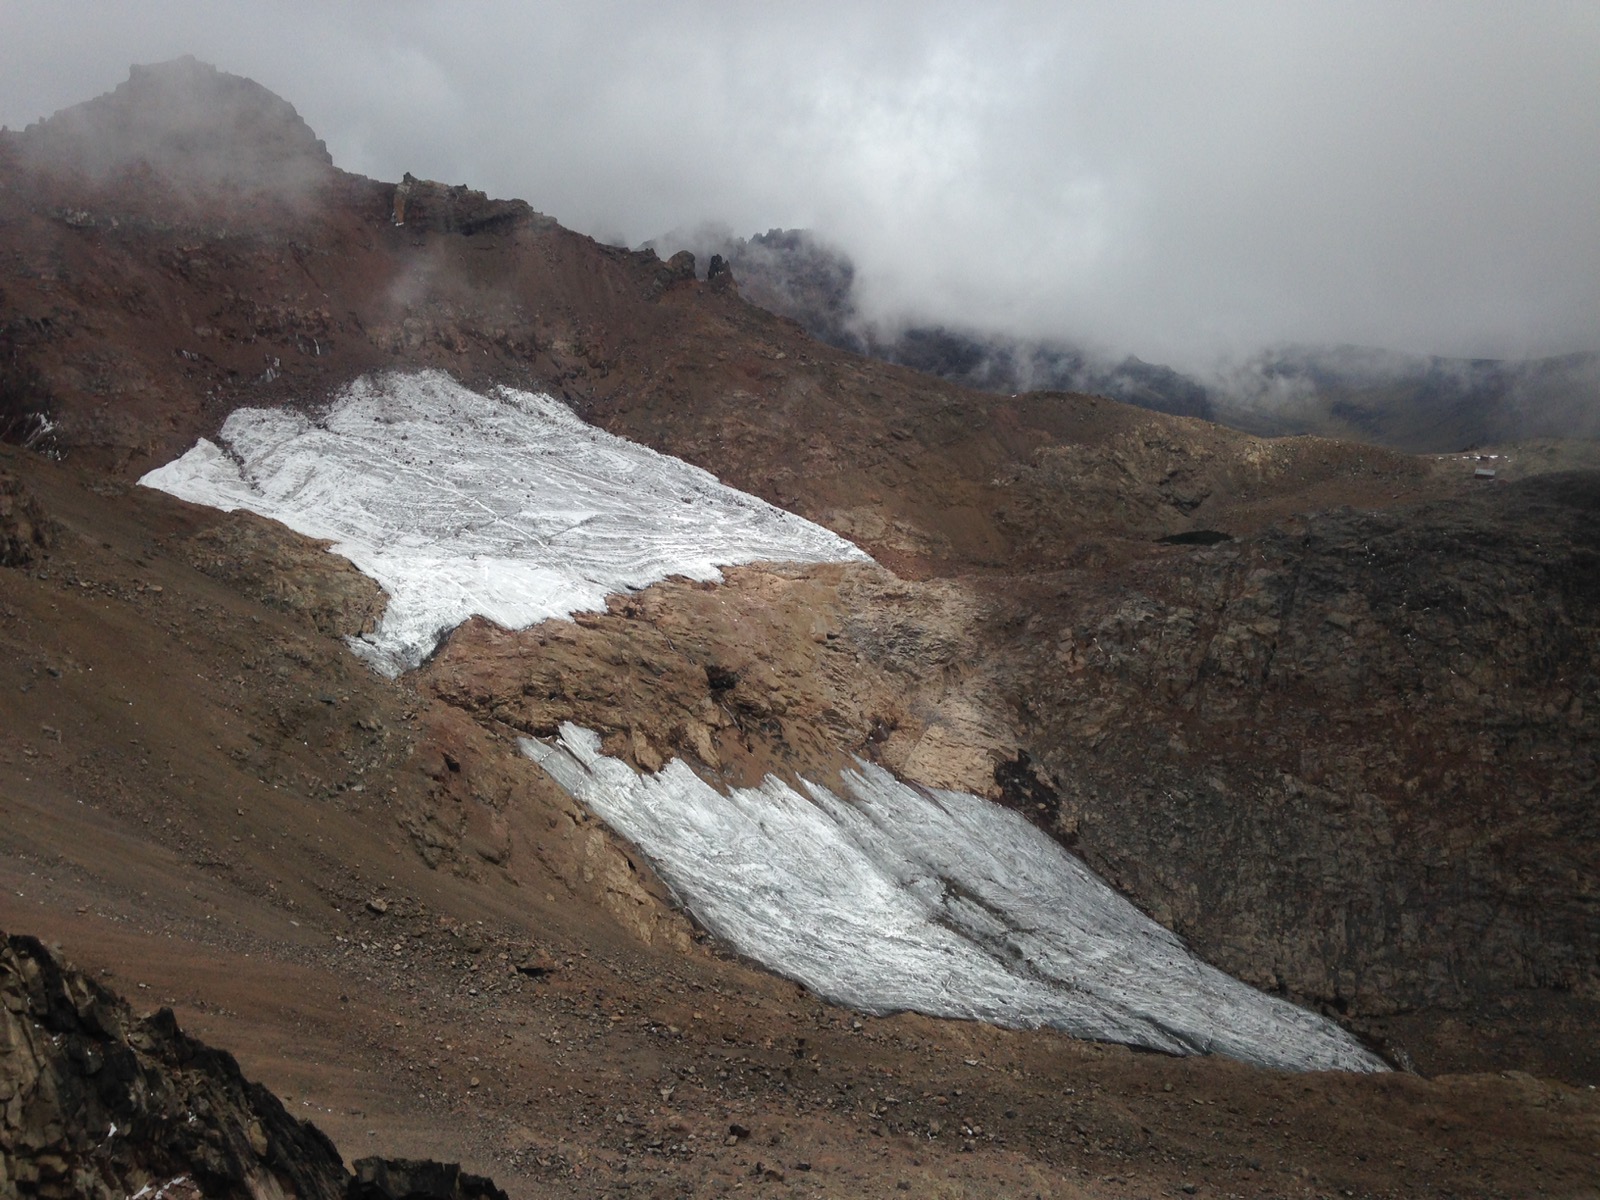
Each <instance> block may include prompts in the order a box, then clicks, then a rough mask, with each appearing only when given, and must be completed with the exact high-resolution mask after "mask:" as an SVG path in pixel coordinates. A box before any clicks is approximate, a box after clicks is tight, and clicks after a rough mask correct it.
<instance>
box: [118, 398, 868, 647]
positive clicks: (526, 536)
mask: <svg viewBox="0 0 1600 1200" xmlns="http://www.w3.org/2000/svg"><path fill="white" fill-rule="evenodd" d="M218 440H219V441H220V442H221V443H222V444H221V446H218V445H216V444H214V443H212V442H210V441H206V440H204V439H202V440H201V441H200V442H199V443H198V444H197V445H196V446H195V447H194V448H193V449H192V450H190V451H189V452H188V453H187V454H185V455H184V456H183V457H182V458H180V459H178V460H176V461H175V462H172V463H169V464H167V465H166V466H164V467H160V468H158V469H156V470H154V471H151V472H150V473H149V474H148V475H146V476H145V477H144V478H143V479H141V480H140V481H139V482H140V483H142V484H144V485H146V486H147V487H153V488H158V489H160V490H161V491H164V492H170V493H171V494H172V495H174V496H179V497H181V498H183V499H185V500H191V501H194V502H195V503H198V504H206V505H210V506H212V507H214V508H220V509H224V510H227V511H232V510H234V509H238V508H243V509H248V510H249V511H251V512H254V513H259V514H260V515H262V516H264V517H271V518H273V519H274V520H278V521H282V522H283V523H284V524H285V525H287V526H289V528H291V529H293V530H295V531H296V532H299V533H303V534H306V535H308V536H310V537H316V538H326V539H328V540H330V541H332V542H333V543H334V545H333V549H334V551H335V552H336V553H338V554H342V555H343V556H344V557H346V558H348V559H349V560H350V561H351V562H353V563H354V564H355V565H356V566H357V567H358V568H359V569H360V570H362V571H363V572H365V573H366V574H367V575H370V576H371V577H372V578H373V579H375V580H377V582H378V583H379V584H380V585H381V586H382V587H383V589H384V590H385V591H386V592H388V593H389V606H388V609H387V610H386V611H385V613H384V616H383V620H382V622H381V623H380V624H379V626H378V629H377V631H376V632H375V633H373V634H372V635H370V636H369V637H367V638H365V639H361V640H359V641H352V646H353V647H354V648H355V649H356V650H357V652H358V653H360V654H362V656H363V657H364V658H366V659H367V660H368V662H370V663H371V664H372V665H373V666H374V667H375V668H377V669H378V670H380V671H382V672H383V673H384V674H387V675H397V674H399V673H400V672H401V671H403V670H406V669H407V668H410V667H414V666H416V665H417V664H418V663H420V662H421V661H422V660H423V659H424V658H426V657H427V655H428V654H430V653H431V652H432V651H433V648H434V647H435V646H436V645H437V644H438V641H439V639H440V638H441V637H442V636H443V635H444V634H445V633H447V632H448V631H449V630H451V629H453V628H455V627H456V626H457V625H459V624H460V623H461V622H463V621H465V620H466V619H467V618H468V617H471V616H474V615H479V616H484V617H487V618H489V619H490V620H491V621H494V622H496V623H497V624H500V625H503V626H505V627H506V628H508V629H520V628H524V627H526V626H528V625H532V624H535V623H537V622H539V621H543V620H547V619H549V618H551V617H567V616H571V615H572V614H573V613H574V612H581V611H587V610H592V609H598V608H602V607H603V606H604V604H605V598H606V596H608V595H610V594H611V593H613V592H619V591H627V590H631V589H635V588H642V587H647V586H649V585H650V584H652V583H657V582H659V581H660V580H663V579H665V578H667V577H668V576H670V575H683V576H687V577H688V578H690V579H697V580H717V579H720V578H721V574H720V572H719V571H718V570H717V568H718V567H720V566H729V565H732V564H735V563H746V562H758V561H770V562H837V561H847V560H852V559H855V560H865V559H866V557H867V556H866V555H865V554H864V553H862V551H860V550H859V549H857V548H856V547H855V546H853V545H851V544H850V543H849V542H847V541H845V540H844V539H843V538H841V537H839V536H837V535H836V534H833V533H831V532H829V531H828V530H826V529H824V528H822V527H821V526H820V525H816V524H813V523H812V522H810V521H807V520H805V519H803V518H801V517H797V516H795V515H794V514H793V513H788V512H784V511H783V510H782V509H780V508H775V507H774V506H772V505H770V504H768V503H766V501H764V500H759V499H757V498H756V497H754V496H751V495H748V494H746V493H744V492H740V491H737V490H735V489H733V488H730V487H726V486H724V485H723V484H722V483H720V482H718V480H717V478H716V477H715V476H714V475H711V474H710V473H709V472H706V471H702V470H701V469H700V468H698V467H693V466H690V465H689V464H688V463H686V462H683V461H682V460H681V459H676V458H672V457H670V456H668V455H665V454H658V453H657V452H656V451H654V450H651V449H649V448H648V447H646V446H640V445H638V444H636V443H634V442H629V441H627V440H626V439H623V438H619V437H615V436H613V435H611V434H609V433H606V432H604V431H603V430H599V429H595V428H594V427H593V426H590V425H586V424H584V423H583V422H582V421H581V420H579V419H578V418H577V417H576V416H574V415H573V414H572V413H571V412H570V411H569V410H568V409H567V408H566V407H565V406H564V405H562V404H561V403H560V402H559V401H557V400H554V399H552V398H551V397H550V396H545V395H534V394H532V393H529V392H519V391H514V390H512V389H510V388H499V389H497V390H496V391H495V392H494V393H493V394H491V395H481V394H479V393H477V392H473V391H471V390H469V389H467V388H465V387H462V386H461V385H460V384H458V383H456V382H455V381H454V380H452V379H451V378H450V377H449V376H447V375H444V374H442V373H440V372H436V371H429V372H422V373H419V374H409V375H407V374H391V375H384V376H379V377H376V378H366V379H361V380H357V381H356V382H355V383H354V384H352V385H351V386H350V387H349V388H348V389H347V390H346V391H345V392H344V394H343V395H341V396H340V398H339V399H338V400H337V401H336V402H335V403H334V405H333V406H332V408H330V409H329V410H328V412H327V413H326V414H325V415H323V416H322V417H320V418H317V419H313V418H309V417H306V416H303V415H301V414H299V413H295V412H290V411H286V410H282V409H250V408H246V409H240V410H238V411H237V412H235V413H234V414H233V415H232V416H230V417H229V418H228V419H227V421H226V422H225V423H224V424H223V426H222V430H221V432H220V433H219V435H218Z"/></svg>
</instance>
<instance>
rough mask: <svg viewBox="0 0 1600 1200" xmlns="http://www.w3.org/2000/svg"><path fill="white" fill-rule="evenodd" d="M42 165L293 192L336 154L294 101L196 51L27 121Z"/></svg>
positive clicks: (27, 138) (32, 152) (33, 153)
mask: <svg viewBox="0 0 1600 1200" xmlns="http://www.w3.org/2000/svg"><path fill="white" fill-rule="evenodd" d="M22 144H23V149H24V152H25V153H26V154H28V155H29V156H30V157H31V158H33V159H34V160H35V161H36V162H37V163H39V164H40V165H47V166H50V167H53V168H56V169H67V170H76V171H81V172H83V173H84V174H86V175H88V176H91V177H93V178H103V177H105V176H108V175H111V174H113V173H116V172H119V171H123V170H126V169H129V168H137V167H139V166H140V165H147V166H148V167H150V168H151V169H152V170H153V171H154V172H155V173H156V174H157V175H159V176H162V177H164V178H167V179H171V180H174V181H181V182H185V183H191V184H211V185H216V184H224V185H232V186H236V187H244V188H250V189H270V190H275V191H281V190H294V189H299V188H302V187H304V186H306V185H308V184H311V183H315V182H317V181H318V180H319V179H321V178H322V177H324V176H325V175H326V174H327V172H328V171H329V170H330V169H331V167H332V165H333V159H332V157H331V156H330V155H329V154H328V148H327V147H326V146H325V145H324V144H323V143H322V141H321V140H320V139H319V138H318V137H317V135H316V134H315V133H314V132H313V131H312V129H311V127H310V126H309V125H307V124H306V123H305V121H304V120H303V119H302V118H301V116H300V114H299V113H298V112H296V111H295V108H294V106H293V105H292V104H290V103H289V102H288V101H287V100H284V99H283V98H282V97H281V96H278V95H276V94H275V93H273V92H271V91H269V90H268V89H267V88H264V87H262V86H261V85H260V84H259V83H256V82H255V81H254V80H250V79H246V78H244V77H243V76H240V75H230V74H229V73H228V72H226V71H220V70H218V69H217V68H216V67H214V66H212V65H211V64H209V63H203V62H201V61H199V60H198V59H196V58H194V57H193V56H191V55H185V56H184V57H182V58H175V59H172V60H170V61H168V62H162V63H154V64H151V65H148V66H134V67H133V68H131V70H130V71H129V74H128V78H127V80H125V81H124V82H123V83H121V84H119V85H118V86H117V87H116V88H115V89H114V90H112V91H110V92H107V93H106V94H105V95H103V96H98V97H96V98H95V99H93V100H89V101H86V102H84V103H82V104H77V105H74V106H73V107H71V108H65V109H62V110H61V111H60V112H58V113H56V114H55V115H54V116H51V117H47V118H45V119H44V120H42V121H37V122H35V123H34V124H32V125H30V126H28V128H27V129H26V130H25V131H24V132H23V135H22Z"/></svg>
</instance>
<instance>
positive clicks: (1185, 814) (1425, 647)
mask: <svg viewBox="0 0 1600 1200" xmlns="http://www.w3.org/2000/svg"><path fill="white" fill-rule="evenodd" d="M1597 515H1600V478H1597V477H1596V476H1595V475H1593V474H1577V475H1569V476H1547V477H1544V478H1541V479H1536V480H1531V481H1527V482H1525V483H1523V484H1519V485H1516V486H1514V487H1512V488H1507V489H1501V490H1499V491H1495V492H1488V493H1480V494H1479V495H1477V496H1474V497H1469V498H1464V499H1463V500H1461V501H1460V502H1457V503H1454V504H1451V505H1430V506H1425V507H1421V508H1414V509H1402V510H1391V511H1389V512H1383V513H1370V512H1368V513H1361V512H1353V511H1348V510H1346V511H1340V512H1329V513H1323V514H1320V515H1317V516H1314V517H1310V518H1307V519H1305V520H1304V521H1302V522H1299V523H1298V524H1295V525H1291V526H1288V527H1284V528H1280V529H1277V530H1274V531H1272V532H1270V533H1267V534H1265V535H1263V536H1261V537H1260V538H1259V539H1258V540H1255V541H1254V542H1253V543H1252V544H1250V545H1245V546H1234V545H1227V546H1219V547H1216V548H1207V549H1194V550H1182V551H1177V550H1175V551H1173V552H1171V553H1170V554H1168V555H1167V556H1165V557H1162V558H1159V559H1155V560H1153V561H1151V562H1148V563H1146V564H1143V565H1141V567H1140V568H1139V569H1137V570H1136V571H1134V572H1130V574H1129V577H1128V580H1127V582H1128V586H1127V587H1126V588H1125V589H1119V590H1118V591H1117V593H1116V594H1115V595H1113V596H1108V597H1104V598H1102V599H1100V600H1096V601H1092V602H1090V603H1088V604H1084V605H1082V606H1081V607H1077V608H1076V609H1075V610H1074V611H1072V612H1070V614H1068V615H1066V618H1065V620H1063V621H1062V622H1061V623H1060V624H1059V625H1057V626H1056V627H1055V628H1054V629H1053V630H1052V632H1051V633H1050V634H1049V635H1048V636H1047V638H1046V639H1045V640H1044V648H1045V650H1044V653H1042V654H1040V655H1039V656H1038V658H1039V661H1038V664H1037V666H1036V667H1035V669H1034V671H1033V675H1032V685H1031V687H1030V688H1029V690H1028V695H1029V703H1030V706H1031V707H1032V709H1033V711H1034V712H1035V713H1037V714H1039V715H1038V717H1037V724H1036V734H1035V736H1036V738H1037V740H1036V742H1035V745H1036V746H1043V748H1044V749H1043V751H1042V758H1043V761H1044V764H1045V765H1046V766H1047V767H1048V768H1049V770H1050V771H1051V772H1052V773H1053V774H1054V775H1055V776H1056V777H1057V778H1058V779H1059V780H1060V784H1061V817H1060V825H1059V830H1060V831H1061V832H1063V833H1064V834H1067V835H1070V837H1071V838H1072V839H1073V843H1074V844H1075V845H1076V846H1077V847H1078V848H1079V849H1080V850H1081V851H1082V852H1083V853H1084V854H1085V856H1086V857H1087V858H1088V859H1089V861H1090V862H1091V863H1092V864H1094V865H1095V866H1096V867H1097V868H1098V869H1100V870H1101V871H1103V872H1104V873H1105V874H1107V876H1108V877H1110V878H1111V879H1113V880H1114V881H1116V882H1117V883H1118V884H1119V885H1120V886H1122V887H1123V888H1125V889H1126V890H1127V891H1128V892H1129V893H1130V894H1132V895H1134V896H1135V897H1137V898H1138V899H1139V900H1140V902H1141V903H1142V904H1144V905H1145V906H1147V908H1148V909H1149V911H1151V912H1152V913H1154V914H1155V915H1156V916H1157V917H1158V918H1159V919H1160V920H1162V921H1163V922H1164V923H1166V924H1169V925H1170V926H1171V927H1173V928H1175V929H1177V930H1178V931H1180V932H1181V933H1183V934H1184V935H1185V936H1187V937H1188V938H1190V939H1191V940H1192V941H1193V943H1194V944H1195V945H1196V946H1197V948H1199V949H1200V950H1201V951H1202V952H1203V953H1205V954H1207V955H1208V956H1209V957H1210V958H1211V961H1213V962H1217V963H1218V964H1219V965H1223V966H1225V967H1226V968H1227V969H1229V970H1230V971H1233V972H1236V973H1238V974H1239V975H1241V976H1242V977H1244V978H1246V979H1249V980H1252V981H1254V982H1256V983H1259V984H1261V985H1262V986H1266V987H1269V988H1273V987H1277V988H1285V989H1287V990H1289V991H1290V992H1293V993H1297V994H1301V995H1307V996H1312V997H1317V998H1319V999H1322V1000H1323V1001H1325V1002H1326V1003H1328V1004H1329V1005H1331V1006H1333V1007H1334V1008H1336V1009H1337V1010H1338V1011H1341V1012H1347V1013H1351V1014H1358V1015H1365V1016H1374V1015H1382V1014H1395V1013H1399V1012H1403V1011H1405V1010H1408V1009H1412V1008H1416V1007H1425V1006H1444V1007H1457V1006H1467V1007H1471V1006H1475V1005H1487V1004H1491V1003H1495V1004H1498V1003H1499V1002H1500V1001H1501V1000H1502V999H1504V1000H1506V1002H1507V1003H1510V998H1511V997H1513V996H1514V995H1516V994H1519V993H1526V992H1527V991H1529V990H1533V989H1540V990H1542V991H1543V992H1544V993H1545V994H1546V995H1547V996H1548V997H1554V998H1555V1002H1559V1004H1560V1005H1562V1006H1563V1007H1564V1006H1565V1005H1566V1003H1567V999H1571V1000H1572V1001H1573V1002H1576V1001H1577V1000H1578V999H1580V998H1585V997H1586V998H1587V999H1586V1001H1585V1002H1586V1003H1588V1004H1589V1005H1591V1006H1592V1004H1593V1002H1594V999H1595V997H1596V995H1597V990H1600V976H1597V974H1596V969H1595V964H1596V962H1597V961H1600V929H1597V927H1596V924H1595V921H1594V918H1593V912H1594V906H1595V903H1596V900H1597V898H1600V894H1597V892H1596V883H1595V881H1596V879H1597V878H1600V860H1597V857H1596V846H1597V845H1600V807H1597V805H1596V803H1595V801H1596V798H1597V797H1596V787H1597V784H1596V766H1597V764H1596V759H1595V749H1594V748H1595V746H1596V744H1597V738H1600V728H1597V726H1596V709H1597V705H1600V651H1597V647H1600V535H1597V533H1596V529H1597V525H1596V517H1597ZM1562 1040H1563V1039H1560V1038H1555V1039H1553V1040H1552V1046H1559V1045H1560V1044H1561V1042H1562ZM1587 1045H1588V1043H1587V1040H1586V1039H1583V1038H1581V1037H1580V1038H1577V1039H1575V1040H1574V1041H1572V1042H1570V1043H1568V1044H1567V1045H1566V1046H1565V1048H1564V1049H1563V1050H1561V1051H1559V1052H1558V1053H1557V1058H1558V1059H1560V1058H1561V1057H1562V1056H1563V1055H1565V1056H1567V1057H1566V1059H1565V1061H1564V1062H1561V1063H1560V1064H1559V1065H1558V1063H1557V1062H1556V1061H1552V1062H1550V1063H1548V1064H1547V1066H1548V1067H1549V1069H1559V1070H1562V1071H1573V1070H1575V1069H1577V1068H1576V1067H1575V1064H1576V1063H1577V1061H1578V1060H1579V1059H1582V1058H1583V1057H1584V1056H1585V1055H1591V1056H1592V1051H1591V1050H1590V1049H1588V1048H1587ZM1573 1056H1576V1057H1573ZM1593 1068H1594V1063H1593V1062H1592V1061H1588V1062H1587V1064H1586V1065H1584V1066H1583V1067H1582V1068H1581V1070H1579V1071H1578V1073H1580V1074H1582V1073H1585V1072H1588V1071H1592V1070H1593Z"/></svg>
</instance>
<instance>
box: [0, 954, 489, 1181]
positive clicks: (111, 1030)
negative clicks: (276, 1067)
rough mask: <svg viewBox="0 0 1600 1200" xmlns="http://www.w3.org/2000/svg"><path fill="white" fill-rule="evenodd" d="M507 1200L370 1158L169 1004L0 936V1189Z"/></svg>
mask: <svg viewBox="0 0 1600 1200" xmlns="http://www.w3.org/2000/svg"><path fill="white" fill-rule="evenodd" d="M150 1189H154V1190H156V1191H157V1192H158V1193H160V1194H165V1195H169V1196H173V1197H178V1196H192V1195H198V1196H205V1197H217V1198H224V1197H235V1196H237V1197H252V1198H254V1197H262V1196H298V1197H300V1198H301V1200H335V1198H337V1197H343V1196H345V1195H349V1196H351V1197H355V1198H359V1200H399V1198H400V1197H427V1198H429V1200H432V1198H434V1197H437V1198H438V1200H477V1198H480V1197H482V1198H485V1200H504V1195H505V1193H503V1192H501V1191H500V1190H499V1189H497V1188H496V1187H495V1186H494V1185H493V1184H492V1183H490V1182H489V1181H488V1180H486V1179H481V1178H479V1177H477V1176H473V1175H465V1174H463V1173H462V1172H461V1170H460V1168H459V1167H456V1166H454V1165H452V1164H442V1163H428V1162H410V1161H405V1162H385V1161H383V1160H380V1159H366V1160H363V1161H362V1162H360V1163H358V1164H357V1172H356V1175H355V1176H353V1177H352V1176H350V1175H349V1174H348V1173H347V1172H346V1171H345V1169H344V1162H343V1160H342V1159H341V1158H340V1156H339V1151H338V1150H337V1149H336V1148H335V1147H334V1145H333V1143H332V1142H331V1141H329V1140H328V1138H327V1137H326V1136H325V1135H324V1134H323V1133H322V1132H321V1131H320V1130H318V1129H317V1127H316V1126H315V1125H312V1124H311V1123H309V1122H307V1121H299V1120H296V1119H295V1118H294V1117H293V1116H291V1115H290V1114H289V1113H288V1112H287V1111H286V1110H285V1109H284V1107H283V1105H282V1104H281V1103H280V1102H279V1101H278V1099H277V1097H276V1096H274V1095H273V1094H272V1093H271V1092H269V1091H268V1090H267V1089H266V1088H264V1087H262V1086H261V1085H260V1084H256V1083H251V1082H250V1081H249V1080H247V1079H246V1078H245V1077H244V1075H243V1074H242V1073H241V1072H240V1070H239V1064H238V1063H237V1062H235V1061H234V1058H233V1056H232V1055H231V1054H228V1053H227V1052H226V1051H222V1050H214V1049H212V1048H211V1047H209V1046H206V1045H204V1044H203V1043H201V1042H198V1041H196V1040H195V1039H193V1038H191V1037H189V1036H187V1035H186V1034H185V1033H184V1032H183V1031H182V1030H181V1029H179V1028H178V1023H177V1021H176V1020H175V1019H174V1017H173V1015H172V1011H171V1010H170V1009H166V1008H163V1009H161V1010H160V1011H159V1012H157V1013H155V1014H154V1015H153V1016H150V1017H145V1018H139V1017H136V1016H134V1014H133V1013H132V1011H131V1010H130V1009H129V1008H128V1005H127V1004H126V1003H125V1002H123V1001H122V1000H121V999H119V998H118V997H117V996H115V995H113V994H112V993H111V992H109V991H107V990H106V989H105V988H103V987H101V986H99V985H98V984H96V983H95V982H94V981H93V980H92V979H89V978H87V977H86V976H84V975H81V974H79V973H77V972H76V971H73V970H71V969H69V968H67V967H65V966H63V965H62V963H61V962H60V961H58V960H57V959H56V957H55V956H54V955H52V954H51V953H50V951H49V950H47V949H46V948H45V947H44V946H43V945H42V944H41V943H40V942H39V941H38V940H36V939H34V938H31V937H25V936H18V935H12V936H10V937H6V938H4V940H3V942H0V1197H6V1198H7V1200H9V1198H10V1197H14V1196H38V1197H94V1198H99V1197H105V1198H107V1200H110V1198H111V1197H124V1196H132V1195H142V1194H147V1193H148V1191H149V1190H150Z"/></svg>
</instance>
